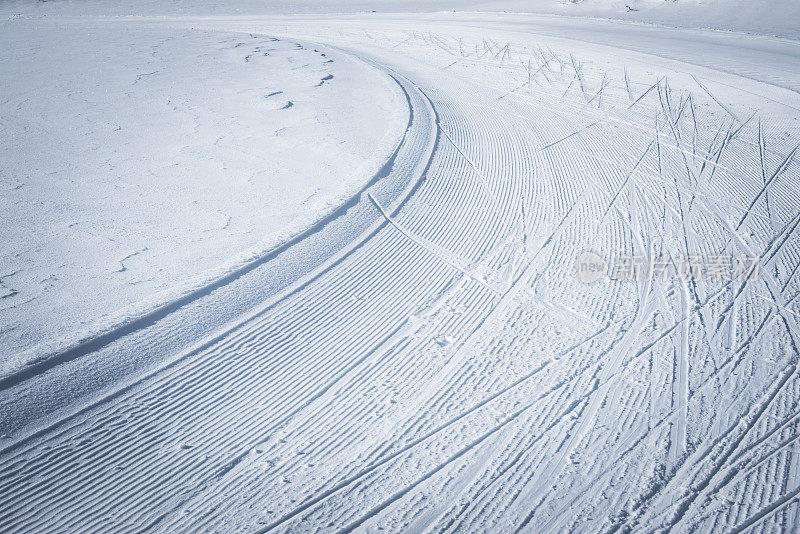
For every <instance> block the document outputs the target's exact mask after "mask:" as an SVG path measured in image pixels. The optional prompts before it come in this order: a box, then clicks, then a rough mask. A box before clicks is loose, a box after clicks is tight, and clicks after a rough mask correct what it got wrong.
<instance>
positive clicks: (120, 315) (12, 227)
mask: <svg viewBox="0 0 800 534" xmlns="http://www.w3.org/2000/svg"><path fill="white" fill-rule="evenodd" d="M0 24H2V26H3V28H2V30H1V31H0V40H2V44H0V49H2V50H4V51H5V52H4V56H3V59H2V68H0V85H2V86H3V88H4V98H3V101H2V103H0V115H1V116H2V118H3V121H2V123H1V124H2V131H3V135H2V136H0V139H1V140H0V168H2V173H3V182H2V187H3V195H2V197H0V212H2V213H3V215H2V225H0V241H2V242H3V248H2V250H0V291H2V293H0V297H2V298H0V328H1V329H2V335H0V354H2V355H3V357H2V363H0V375H6V374H8V373H11V372H14V371H16V370H18V369H19V368H21V367H23V366H24V365H25V364H27V363H29V362H31V361H34V360H36V359H37V358H39V357H42V356H48V355H50V354H51V353H54V352H58V351H59V350H63V349H65V348H67V347H69V346H70V345H73V344H74V343H76V342H77V341H79V340H81V339H84V338H87V337H91V336H93V335H96V334H97V333H99V332H102V331H104V330H107V329H108V328H110V327H112V326H115V325H118V324H121V323H124V322H126V321H127V320H128V319H129V318H131V317H137V316H140V315H141V314H143V313H146V312H148V311H151V310H152V309H154V308H157V307H158V306H159V305H161V304H162V303H164V302H169V301H171V300H174V299H175V298H177V297H179V296H181V295H183V294H186V293H187V292H188V291H191V290H193V289H196V288H197V287H199V286H202V285H203V284H205V283H208V282H209V281H212V280H215V279H217V278H219V277H220V276H222V275H223V274H225V273H227V272H230V271H231V270H232V269H234V268H236V267H238V266H241V265H243V264H246V263H247V262H248V261H250V260H252V259H254V258H258V257H260V256H261V255H263V254H264V252H265V251H268V250H270V249H272V248H274V247H275V246H277V245H278V244H280V243H282V242H284V241H286V240H287V239H288V238H289V237H291V236H293V235H296V234H297V233H298V232H300V231H301V230H304V229H305V228H307V227H308V226H309V225H310V224H311V223H313V222H315V221H317V220H319V219H320V218H321V217H323V216H324V215H326V214H327V213H330V212H332V211H333V210H334V209H335V208H336V207H337V206H338V205H340V204H341V203H342V202H343V201H344V200H345V199H347V198H349V197H350V196H351V195H353V194H354V193H355V192H356V191H357V190H358V189H359V188H361V187H362V186H363V184H364V183H365V182H366V181H367V180H369V179H371V178H372V176H373V175H374V174H375V173H376V172H377V171H378V169H379V168H380V166H381V165H383V163H384V161H385V160H386V158H388V157H389V155H390V154H391V152H392V151H393V150H394V148H395V145H396V143H397V141H398V140H399V138H400V135H401V134H402V132H403V129H404V128H405V124H406V122H407V110H406V109H405V98H404V97H403V96H402V93H401V92H400V91H399V90H398V89H397V87H396V85H395V84H394V82H392V81H391V79H390V78H388V77H387V76H385V75H383V74H380V73H378V72H377V71H375V70H374V69H373V68H371V67H368V66H366V65H364V64H363V63H361V62H358V61H354V60H353V59H351V58H350V57H348V56H339V55H338V54H336V53H332V52H331V51H330V50H328V49H322V48H319V49H314V48H313V46H310V45H309V46H306V45H304V44H301V43H296V42H295V41H276V40H274V39H273V38H269V37H266V36H263V35H253V36H251V35H249V34H245V35H242V34H238V33H226V32H220V31H201V30H192V29H191V28H186V29H182V30H179V31H175V30H172V29H159V28H157V27H153V26H140V25H135V24H134V25H120V24H115V23H103V22H94V23H73V24H66V25H65V24H61V23H57V22H46V21H45V22H35V23H33V22H28V21H24V20H15V21H6V22H3V23H0ZM20 43H24V46H20ZM98 43H102V46H99V45H98ZM332 102H335V103H336V104H335V105H331V103H332Z"/></svg>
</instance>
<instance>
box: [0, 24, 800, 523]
mask: <svg viewBox="0 0 800 534" xmlns="http://www.w3.org/2000/svg"><path fill="white" fill-rule="evenodd" d="M454 19H456V20H450V19H449V18H448V17H444V16H443V17H441V18H436V17H433V16H431V17H429V18H427V19H425V20H424V21H417V22H416V23H415V21H414V20H413V19H412V18H408V19H405V18H402V17H383V18H380V17H377V16H376V17H375V18H373V19H370V18H367V17H363V18H361V19H353V20H350V19H347V18H346V17H336V16H330V17H323V18H321V19H319V20H316V22H315V24H313V25H312V24H310V23H308V21H304V20H303V19H302V17H301V18H292V17H284V18H279V17H278V18H275V20H256V19H254V20H247V19H244V18H236V19H224V18H220V19H214V18H205V19H172V20H159V19H153V20H149V19H142V20H133V19H131V20H129V19H120V20H115V19H110V20H105V19H102V20H97V21H94V22H87V21H86V20H81V21H74V22H73V23H75V24H89V23H91V24H109V25H114V24H142V25H148V24H153V25H159V26H160V27H171V26H175V27H180V28H184V27H189V26H191V27H198V28H206V29H214V28H219V29H220V30H222V29H224V30H225V31H238V32H241V35H242V37H241V38H242V42H243V43H245V45H244V46H242V55H243V56H244V55H245V54H246V53H247V51H248V50H247V49H248V47H249V46H251V45H250V43H251V42H252V43H256V42H261V41H262V40H264V39H268V38H274V39H278V40H281V41H287V40H288V41H291V42H297V43H298V46H304V47H307V48H313V47H315V46H319V47H325V48H326V51H327V54H328V55H329V56H330V57H331V58H332V59H334V60H336V58H337V57H339V56H348V57H354V58H357V59H358V60H360V61H364V62H366V63H368V64H369V65H371V66H372V67H373V68H375V69H378V70H379V71H381V72H382V73H383V74H384V75H385V76H387V77H391V79H392V80H394V83H396V84H398V87H399V88H400V89H401V90H402V92H403V93H404V95H405V96H406V100H407V104H408V112H409V124H408V128H407V129H406V132H405V136H404V137H403V139H401V140H400V141H399V144H398V148H397V151H396V152H395V155H394V156H393V159H392V160H391V161H389V162H388V163H387V166H386V167H385V168H384V169H382V171H381V172H380V173H379V174H378V175H377V176H376V177H375V178H374V180H373V181H372V182H370V183H369V184H368V185H367V186H365V188H364V189H363V190H362V191H360V192H359V194H358V195H357V197H355V198H354V199H353V200H352V201H351V202H350V204H348V205H347V207H345V208H343V209H341V210H339V211H337V212H335V213H334V214H333V215H332V216H331V217H330V218H328V219H326V220H325V221H323V222H322V223H320V224H319V225H318V226H317V227H315V228H314V229H312V231H309V232H307V233H306V234H304V235H303V236H302V237H301V238H300V239H297V240H295V241H294V242H292V243H291V244H289V245H288V246H287V247H284V248H283V249H281V250H279V251H277V252H276V253H274V254H273V255H271V256H270V257H269V258H265V259H264V260H263V262H262V263H260V264H259V265H254V266H251V267H248V268H247V269H245V270H244V271H243V272H241V273H237V274H236V276H232V277H229V279H226V280H224V281H222V282H220V283H218V284H216V285H214V286H213V287H211V288H209V289H208V290H207V291H199V292H198V293H197V294H195V295H193V296H192V297H191V298H187V299H185V300H184V301H181V302H180V303H178V304H176V305H173V306H167V307H166V308H164V309H163V310H162V312H159V313H157V314H156V315H154V316H153V317H151V318H150V319H148V320H147V321H143V322H142V323H141V324H139V325H138V326H136V327H135V328H128V329H125V330H122V331H119V332H117V333H116V334H114V333H112V334H111V335H109V336H108V338H107V339H104V340H103V342H102V343H98V344H97V345H95V346H89V347H88V348H87V349H86V350H83V351H78V352H76V353H73V354H71V355H70V356H69V357H64V358H62V360H61V361H58V360H54V361H52V362H50V363H47V364H42V366H41V369H38V370H34V371H32V372H28V373H27V374H25V375H20V376H18V377H16V378H13V379H9V380H8V381H7V383H6V384H5V386H4V387H5V389H4V390H3V392H2V395H3V399H4V401H7V402H9V403H10V402H12V399H14V400H13V402H14V403H16V404H15V405H16V406H18V407H19V410H17V411H15V412H14V414H16V415H14V414H11V413H10V412H9V413H7V415H6V416H5V422H4V427H5V428H7V429H8V433H9V439H7V440H6V441H5V442H3V445H4V448H3V450H2V453H0V531H3V532H9V533H11V532H20V533H33V532H73V531H74V532H95V531H97V532H101V531H107V532H128V531H130V532H142V531H154V532H200V531H214V532H306V531H325V532H350V531H375V530H378V529H387V530H390V531H404V532H485V531H502V532H566V531H581V532H617V531H619V532H657V531H658V532H667V531H673V532H742V531H751V532H780V531H787V532H788V531H792V530H795V529H798V528H800V450H798V446H799V445H800V441H798V438H799V437H800V369H798V363H799V362H800V360H799V359H798V356H799V355H800V353H799V352H798V350H799V347H800V299H798V298H797V296H798V295H800V269H798V265H800V230H798V226H800V187H798V184H800V162H798V161H797V159H798V157H800V155H798V154H797V152H796V150H797V145H798V143H800V135H799V134H800V122H799V121H800V94H799V93H798V92H797V88H798V87H800V71H798V69H797V65H798V58H800V45H798V44H797V43H794V42H790V41H781V40H769V39H766V38H764V43H766V44H764V47H763V48H760V49H759V50H758V57H759V58H761V57H762V56H763V57H769V58H770V59H771V61H769V62H760V63H759V62H756V60H754V59H752V58H753V57H756V56H755V55H748V52H747V50H750V49H748V48H746V47H747V46H748V45H747V44H746V43H745V44H743V45H742V47H743V48H742V50H743V52H742V54H741V55H740V56H739V57H734V58H731V59H730V60H729V61H730V64H729V65H719V66H718V67H719V68H715V65H710V64H709V63H712V62H713V53H710V54H712V55H710V56H702V50H701V49H700V48H693V44H692V43H693V41H692V40H691V36H692V35H694V34H693V33H687V35H686V36H685V39H684V40H679V39H676V40H675V42H674V48H673V49H671V50H669V51H668V53H666V54H664V56H665V57H659V56H657V55H655V54H654V52H653V50H637V49H636V47H635V46H633V45H626V44H625V43H622V42H620V43H619V46H617V47H614V46H613V43H611V42H610V41H612V40H613V37H611V36H607V41H609V42H604V43H600V44H591V43H587V42H586V41H585V40H582V39H581V36H580V34H576V35H575V36H574V39H572V38H570V35H560V36H554V35H555V33H556V32H555V31H554V30H546V29H545V30H542V31H540V32H537V26H536V24H535V23H531V25H530V27H528V28H526V27H523V26H521V25H514V26H511V25H509V27H508V28H507V29H505V28H504V27H503V24H502V21H503V19H498V20H494V21H493V22H492V24H491V26H490V27H489V26H487V27H481V26H480V22H479V21H476V20H473V19H469V21H468V24H467V22H464V21H460V20H458V19H457V17H456V16H455V15H454ZM304 22H305V23H304ZM312 28H313V29H312ZM637 28H638V29H637ZM637 28H634V29H631V30H630V31H637V32H642V33H646V32H647V31H648V28H647V27H637ZM653 31H654V32H655V31H659V30H657V29H653ZM695 33H696V34H697V35H699V36H701V37H702V38H706V37H705V36H704V35H705V34H704V33H703V32H695ZM725 35H727V36H722V37H715V39H717V38H718V39H720V40H723V41H725V45H726V46H728V47H729V49H735V47H736V44H735V43H736V39H737V38H738V37H737V36H736V35H735V34H725ZM701 37H698V39H700V38H701ZM624 38H625V37H624V35H623V36H622V37H620V38H619V39H621V40H624ZM747 39H752V40H753V42H757V43H761V41H758V39H759V38H756V37H747ZM253 46H255V45H253ZM326 83H332V84H333V83H336V78H334V79H332V80H329V81H328V82H326ZM337 220H338V221H339V223H337V222H336V221H337ZM336 224H339V225H340V226H335V225H336ZM331 225H333V226H331ZM345 227H346V228H349V230H345V229H343V228H345ZM326 228H327V230H326ZM326 232H328V233H327V234H326ZM334 233H335V235H336V236H339V237H338V239H339V241H336V239H334V238H333V237H330V236H331V235H333V234H334ZM326 236H327V237H326ZM342 236H344V237H342ZM345 238H346V239H345ZM323 242H325V243H334V246H328V247H326V246H323V245H322V244H321V243H323ZM293 250H294V251H295V252H292V251H293ZM298 251H301V252H298ZM583 251H596V252H597V253H599V254H601V255H602V256H603V257H605V258H608V259H609V261H613V259H614V258H618V257H622V256H657V257H661V258H672V259H673V260H676V259H677V258H681V257H705V258H712V257H727V258H736V257H745V256H746V257H757V258H760V260H759V263H758V268H757V270H754V271H752V272H747V273H744V274H743V276H741V277H739V278H736V279H732V280H727V279H724V278H722V277H715V276H704V277H696V278H690V279H688V280H685V281H684V280H676V279H668V278H664V279H657V278H656V279H641V280H638V281H632V280H624V279H610V280H609V279H605V280H601V281H600V282H597V283H593V284H585V283H583V282H582V281H580V280H579V279H578V278H577V277H576V274H575V261H576V258H577V257H578V255H579V254H580V253H581V252H583ZM299 253H301V254H302V255H303V258H304V259H303V261H300V260H296V259H292V256H291V255H292V254H295V258H296V256H297V254H299ZM262 264H263V265H264V266H262ZM281 269H283V270H281ZM270 273H289V274H286V276H285V278H281V280H282V281H284V285H282V286H280V287H277V288H274V289H269V290H267V289H263V291H264V293H263V294H262V293H253V291H258V290H257V289H255V288H257V287H260V286H261V285H262V284H263V283H264V282H263V281H264V280H266V279H269V276H270ZM232 284H239V285H238V286H237V285H232ZM248 284H249V285H248ZM226 291H227V292H229V293H230V292H234V293H235V292H239V291H243V292H247V293H248V295H256V296H255V297H252V298H251V297H250V296H248V297H246V298H245V297H241V299H240V300H236V299H235V298H234V299H233V300H232V301H231V300H229V299H226V298H221V297H220V298H217V297H215V295H219V294H224V293H225V292H226ZM215 298H217V300H214V299H215ZM204 299H205V300H204ZM248 299H249V300H248ZM204 302H205V303H206V304H203V303H204ZM216 302H221V303H222V304H220V305H219V307H218V306H217V305H216V304H215V303H216ZM231 302H233V303H234V304H230V303H231ZM196 306H200V307H199V308H193V307H196ZM225 306H228V308H225ZM231 306H233V307H231ZM196 309H201V310H202V309H209V310H213V311H212V312H209V313H216V314H217V316H215V317H216V318H215V319H213V320H211V319H209V320H208V321H209V323H208V325H207V326H205V327H203V328H196V329H195V331H193V333H192V334H191V335H186V336H183V337H181V336H180V335H179V334H173V333H172V332H173V331H174V330H175V329H176V328H178V326H179V325H180V324H181V323H182V322H185V321H191V320H192V318H193V317H195V315H196V313H197V312H196ZM187 310H188V311H187ZM192 310H195V311H192ZM162 340H163V345H161V343H162ZM104 351H106V352H104ZM144 353H146V354H147V355H149V356H148V357H149V358H152V354H154V353H155V354H159V357H158V359H157V361H156V364H153V362H152V359H151V360H148V365H144V364H142V365H133V364H131V367H130V368H126V369H125V370H124V372H123V371H120V372H119V373H118V374H116V373H115V366H118V365H120V364H118V363H114V362H115V361H117V360H116V358H117V357H118V356H119V355H127V356H126V358H128V359H131V360H134V361H135V360H136V359H137V358H143V356H142V354H144ZM57 357H58V355H56V358H57ZM93 359H96V361H97V362H98V364H97V365H98V366H107V367H102V368H103V369H107V372H105V373H104V374H103V378H102V379H99V380H101V381H103V383H102V384H100V385H97V386H92V387H93V388H94V389H92V390H91V395H86V394H84V395H81V393H80V389H81V386H80V384H81V376H83V375H88V374H89V373H91V369H92V361H93ZM104 362H105V363H104ZM109 362H110V363H109ZM67 368H69V369H73V371H72V372H62V371H63V370H64V369H67ZM63 376H68V377H69V380H68V383H67V385H64V386H62V388H63V389H62V390H60V391H61V393H59V392H58V391H56V393H54V394H52V395H51V396H50V397H48V398H49V399H50V400H49V401H47V403H45V404H44V405H43V406H45V407H44V408H39V410H40V412H44V415H41V416H40V415H38V414H37V408H36V406H40V404H39V400H41V399H42V398H44V397H47V396H48V391H51V386H52V383H53V382H55V381H56V379H58V380H60V379H61V378H62V377H63ZM67 390H69V391H67ZM26 399H27V400H26ZM31 399H34V400H35V399H38V400H36V402H34V400H31ZM48 403H49V404H48ZM6 411H7V412H8V410H6Z"/></svg>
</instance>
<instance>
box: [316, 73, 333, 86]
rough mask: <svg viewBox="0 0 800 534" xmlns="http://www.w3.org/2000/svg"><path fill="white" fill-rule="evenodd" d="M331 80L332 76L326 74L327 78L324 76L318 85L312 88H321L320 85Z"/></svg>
mask: <svg viewBox="0 0 800 534" xmlns="http://www.w3.org/2000/svg"><path fill="white" fill-rule="evenodd" d="M332 79H333V74H328V75H327V76H325V77H324V78H322V79H321V80H320V81H319V83H318V84H317V85H315V86H314V87H319V86H321V85H322V84H324V83H325V82H327V81H328V80H332Z"/></svg>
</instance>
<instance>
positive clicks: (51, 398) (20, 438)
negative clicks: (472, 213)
mask: <svg viewBox="0 0 800 534" xmlns="http://www.w3.org/2000/svg"><path fill="white" fill-rule="evenodd" d="M362 59H363V60H365V61H366V62H368V63H370V64H371V65H373V66H374V67H376V68H381V67H380V66H379V65H378V64H376V63H374V62H372V61H370V60H368V59H365V58H362ZM382 70H384V72H386V74H387V75H388V76H389V77H391V78H392V79H393V80H394V82H395V83H397V84H398V86H399V87H400V88H401V90H402V92H403V93H404V95H405V98H406V100H407V103H408V106H409V107H408V109H409V123H408V127H407V129H406V132H405V134H404V136H403V137H402V139H401V141H400V143H399V146H398V147H397V149H396V151H395V153H394V154H393V155H392V157H391V158H389V160H388V161H387V162H385V164H384V165H383V167H382V168H381V170H380V171H379V172H378V173H377V174H376V175H375V176H374V177H373V179H372V180H370V181H369V183H367V184H366V185H364V187H363V188H362V189H361V190H360V191H359V193H358V194H357V195H355V196H353V197H352V198H351V200H350V201H348V202H347V203H345V204H344V205H342V206H340V207H339V208H338V209H337V210H336V212H335V213H333V214H331V215H330V216H328V217H327V218H325V219H324V220H322V221H319V222H318V223H317V224H315V225H314V226H313V227H311V228H309V229H308V230H306V231H305V232H303V233H302V234H301V235H299V236H297V237H296V238H295V239H293V240H291V241H290V242H287V243H284V244H283V245H281V246H280V247H278V249H277V250H274V251H272V252H270V253H269V254H267V255H265V256H264V257H262V258H260V259H259V260H257V261H255V262H252V263H250V264H248V265H247V266H245V267H243V268H240V269H238V270H237V271H236V272H234V273H230V274H229V275H227V276H225V277H223V278H221V279H219V280H217V281H216V282H214V283H213V284H209V285H207V286H205V287H203V288H201V289H200V290H197V291H195V292H194V293H192V294H190V295H187V296H185V297H183V298H182V299H179V300H177V301H173V302H171V303H169V304H168V305H165V306H163V307H161V308H160V309H159V310H157V311H155V312H152V313H150V314H148V315H147V316H145V317H140V318H138V319H136V320H134V321H131V322H129V323H127V324H126V325H124V326H122V327H120V328H118V329H115V330H114V331H112V332H108V333H106V334H104V335H102V336H98V337H96V338H94V339H92V340H90V341H88V342H85V343H83V344H81V345H79V346H77V347H74V348H72V349H70V351H65V352H62V353H60V354H57V355H54V357H53V358H50V359H47V360H44V361H41V362H38V363H36V364H35V365H32V366H30V367H28V368H26V369H24V370H22V371H21V372H18V373H15V374H13V375H9V376H6V377H4V378H2V379H0V398H2V400H3V402H2V403H0V405H4V407H3V410H2V413H0V436H3V437H5V438H6V439H8V440H10V441H8V442H6V443H5V444H1V443H0V454H5V453H7V452H9V451H11V450H14V449H16V448H17V447H19V446H22V445H24V444H25V443H28V442H29V441H30V440H33V439H36V438H37V437H39V436H41V435H42V434H45V433H47V432H48V431H49V430H50V429H52V428H53V426H54V425H55V424H57V423H58V422H61V421H63V420H65V419H69V418H72V417H75V416H78V415H81V414H84V413H86V412H89V411H90V410H92V409H93V408H94V407H96V406H97V405H98V404H100V403H102V402H103V401H105V400H107V399H109V398H113V397H116V396H117V395H120V394H123V393H125V392H128V391H131V390H135V389H136V387H137V385H138V384H140V383H142V382H143V381H144V380H146V379H147V378H148V377H151V376H153V375H155V374H158V373H161V372H164V371H167V370H168V369H170V368H171V367H172V366H174V365H175V364H177V363H179V362H180V361H182V360H184V359H186V358H188V357H191V356H192V355H194V354H196V353H197V352H198V351H200V350H202V349H203V348H205V347H208V346H209V345H211V344H213V343H214V342H216V341H217V340H218V339H220V338H221V337H223V336H224V335H226V334H227V333H228V332H230V331H231V330H232V329H234V328H236V327H238V326H239V325H240V324H241V323H242V322H244V321H247V320H250V319H251V318H253V317H256V316H258V315H260V314H262V313H265V312H266V311H268V310H269V309H270V308H272V307H273V306H275V305H276V304H277V303H278V302H280V301H282V300H283V299H285V298H287V297H288V296H290V295H291V294H293V293H294V292H296V291H297V290H299V289H301V288H303V287H305V286H306V285H308V284H309V283H311V282H313V281H314V280H315V279H317V278H318V277H319V276H321V275H322V274H324V273H325V272H327V271H328V270H330V269H331V268H333V267H334V266H336V265H337V264H338V263H339V262H341V261H342V260H343V259H344V258H346V257H347V256H349V254H350V253H352V252H353V251H355V250H356V249H358V248H359V247H360V246H362V245H363V243H364V242H366V241H367V240H368V239H370V238H371V237H372V236H373V235H374V234H375V232H377V231H378V230H379V229H380V228H382V227H383V226H384V225H385V224H386V221H385V219H384V218H383V217H382V215H381V214H380V212H378V210H376V209H375V207H374V205H373V204H372V201H371V200H370V199H369V195H371V196H372V197H374V198H376V199H378V200H379V201H380V202H381V204H382V205H383V206H385V207H386V209H387V211H388V212H390V213H395V212H396V211H397V210H399V209H400V207H401V206H402V205H403V204H404V203H405V201H406V200H407V199H408V198H409V197H410V196H411V195H413V193H414V191H416V190H417V188H418V187H419V185H420V184H421V183H422V182H423V178H424V176H425V174H426V172H427V169H428V168H429V166H430V162H431V160H432V156H433V153H434V152H435V149H436V146H437V144H438V140H439V130H438V117H437V115H436V113H435V111H434V109H433V106H432V105H431V103H430V101H429V100H428V98H427V96H425V95H424V93H422V91H421V90H420V89H419V88H417V87H416V86H415V85H414V84H413V83H411V82H409V81H408V80H406V79H405V78H404V77H402V76H401V75H399V74H396V73H393V72H389V71H388V70H387V69H382ZM332 237H333V243H331V242H330V241H331V238H332ZM320 245H321V248H322V250H321V251H320ZM309 252H312V253H314V254H315V257H313V258H309ZM309 262H313V263H314V265H313V266H311V267H310V268H308V269H306V270H304V271H302V272H301V271H298V267H308V264H309ZM286 277H291V278H292V280H291V281H289V283H284V282H286ZM276 279H277V280H276ZM276 281H277V283H273V284H272V285H269V282H276ZM248 297H249V298H248ZM198 312H200V313H201V314H202V315H201V317H202V319H205V323H203V324H200V325H196V324H187V322H186V321H187V320H191V319H195V318H197V317H198V315H197V314H198ZM209 317H210V319H209ZM178 325H180V326H181V327H183V329H185V330H190V332H189V333H188V337H189V338H191V339H190V340H187V336H183V337H181V336H176V335H175V334H176V326H178ZM165 334H168V335H166V336H165ZM153 354H155V355H156V357H155V358H154V357H153ZM87 355H93V356H94V357H92V358H85V357H84V356H87ZM117 371H119V372H117ZM84 379H85V380H84ZM86 381H88V382H90V383H89V385H88V387H87V384H86V383H85V382H86ZM98 382H99V383H98Z"/></svg>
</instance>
